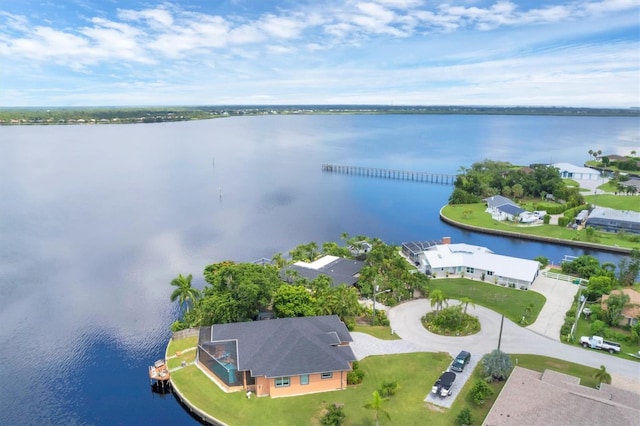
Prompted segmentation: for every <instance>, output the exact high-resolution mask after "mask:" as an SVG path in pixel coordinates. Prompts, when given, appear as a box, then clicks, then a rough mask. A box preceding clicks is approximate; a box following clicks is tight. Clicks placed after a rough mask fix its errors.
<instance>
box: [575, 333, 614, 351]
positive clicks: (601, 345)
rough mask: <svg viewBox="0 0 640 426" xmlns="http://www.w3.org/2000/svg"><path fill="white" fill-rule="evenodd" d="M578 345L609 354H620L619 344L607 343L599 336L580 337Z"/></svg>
mask: <svg viewBox="0 0 640 426" xmlns="http://www.w3.org/2000/svg"><path fill="white" fill-rule="evenodd" d="M580 344H581V345H582V347H583V348H592V349H600V350H603V351H609V353H610V354H612V353H614V352H620V343H616V342H609V341H607V340H604V339H603V338H602V337H600V336H582V337H581V338H580Z"/></svg>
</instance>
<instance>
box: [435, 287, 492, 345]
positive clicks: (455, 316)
mask: <svg viewBox="0 0 640 426" xmlns="http://www.w3.org/2000/svg"><path fill="white" fill-rule="evenodd" d="M429 299H430V300H431V307H432V308H434V307H435V311H433V312H429V313H427V314H426V315H424V316H423V317H422V324H423V325H424V326H425V327H426V328H427V329H428V330H429V331H431V332H433V333H436V334H444V335H451V334H460V335H464V336H466V335H469V334H473V333H477V332H478V331H480V322H479V321H478V317H474V316H472V315H469V314H467V308H468V307H469V305H471V306H473V307H475V304H474V303H473V301H472V300H471V299H470V298H469V297H463V298H461V299H460V304H458V305H454V306H448V301H449V299H448V298H447V297H446V296H445V294H444V293H443V291H442V290H440V289H436V290H433V291H432V292H431V293H430V294H429ZM445 306H446V307H445Z"/></svg>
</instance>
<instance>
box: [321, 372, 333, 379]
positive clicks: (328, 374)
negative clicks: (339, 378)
mask: <svg viewBox="0 0 640 426" xmlns="http://www.w3.org/2000/svg"><path fill="white" fill-rule="evenodd" d="M320 377H322V378H323V379H330V378H332V377H333V373H322V374H321V375H320Z"/></svg>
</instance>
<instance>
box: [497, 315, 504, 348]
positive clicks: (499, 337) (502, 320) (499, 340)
mask: <svg viewBox="0 0 640 426" xmlns="http://www.w3.org/2000/svg"><path fill="white" fill-rule="evenodd" d="M503 325H504V315H503V316H502V319H501V320H500V335H499V336H498V351H499V350H500V342H501V341H502V326H503Z"/></svg>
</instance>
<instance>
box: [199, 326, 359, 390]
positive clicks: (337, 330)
mask: <svg viewBox="0 0 640 426" xmlns="http://www.w3.org/2000/svg"><path fill="white" fill-rule="evenodd" d="M352 341H353V339H352V337H351V335H350V334H349V330H347V327H346V326H345V324H344V323H343V322H342V321H340V318H338V316H336V315H326V316H316V317H299V318H280V319H272V320H264V321H253V322H242V323H231V324H215V325H213V326H211V327H202V328H201V329H200V336H199V339H198V354H197V357H196V362H197V365H198V367H199V368H200V369H201V370H202V371H203V372H204V373H205V374H207V375H208V376H209V377H210V378H211V379H212V380H213V381H215V382H216V383H217V384H218V385H219V386H220V387H221V388H222V389H223V390H225V391H227V392H231V391H245V392H249V391H250V392H252V393H254V394H255V395H257V396H271V397H280V396H294V395H305V394H309V393H317V392H326V391H332V390H342V389H346V388H347V373H348V372H349V371H351V368H352V363H353V361H355V360H356V357H355V355H354V354H353V351H352V350H351V347H350V346H349V343H350V342H352Z"/></svg>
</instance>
